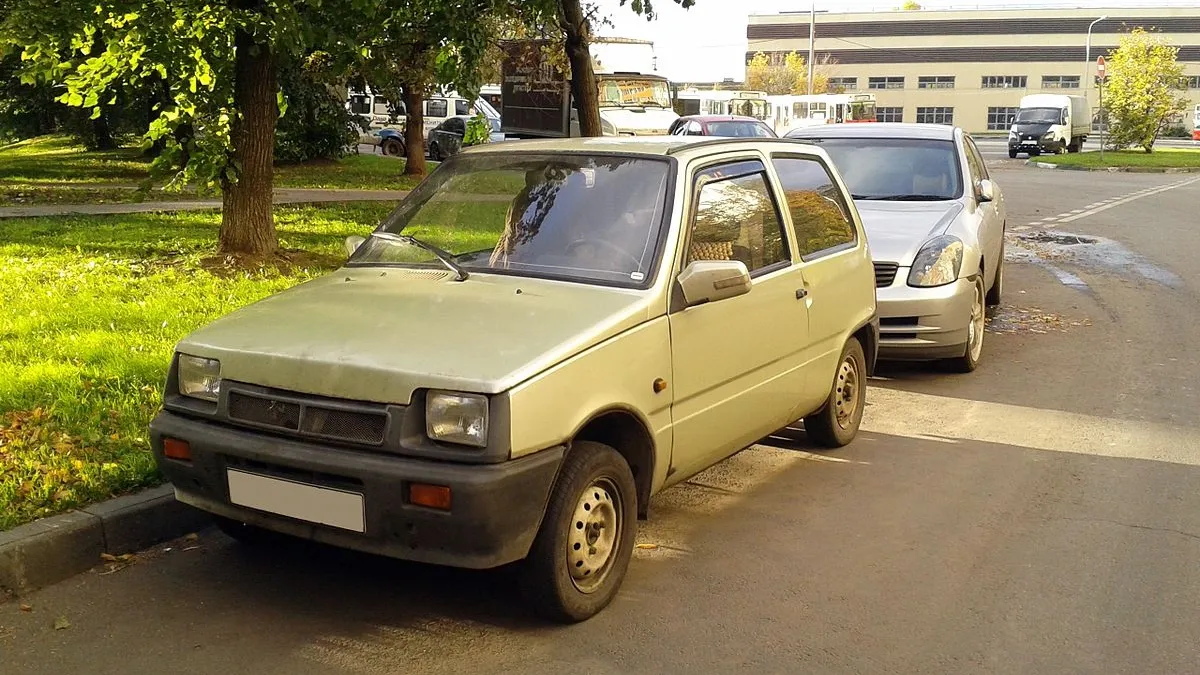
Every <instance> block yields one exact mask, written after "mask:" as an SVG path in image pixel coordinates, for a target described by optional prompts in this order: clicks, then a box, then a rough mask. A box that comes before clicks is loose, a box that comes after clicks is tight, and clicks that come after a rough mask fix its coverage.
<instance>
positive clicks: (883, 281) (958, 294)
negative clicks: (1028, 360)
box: [787, 123, 1006, 372]
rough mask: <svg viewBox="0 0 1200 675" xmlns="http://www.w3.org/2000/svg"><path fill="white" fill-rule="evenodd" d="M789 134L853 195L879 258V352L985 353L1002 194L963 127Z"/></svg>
mask: <svg viewBox="0 0 1200 675" xmlns="http://www.w3.org/2000/svg"><path fill="white" fill-rule="evenodd" d="M787 137H788V138H796V139H801V140H803V141H805V142H809V143H817V144H819V145H820V146H821V147H822V148H824V149H825V150H826V152H828V153H829V155H830V157H832V158H833V162H834V164H835V165H836V166H837V169H838V170H839V172H841V174H842V178H843V179H844V180H845V182H846V185H847V186H848V187H849V188H850V191H851V192H852V193H853V196H854V204H855V206H856V207H857V208H858V211H859V214H860V215H861V216H862V221H863V226H864V228H865V229H866V232H867V244H868V245H869V246H870V249H871V256H872V258H873V260H874V262H875V286H876V296H877V298H878V305H879V323H880V328H879V330H880V341H879V358H881V359H905V360H940V359H944V360H946V361H947V362H948V363H949V364H950V365H951V366H952V367H953V368H954V369H955V370H959V371H962V372H970V371H973V370H975V368H976V366H978V365H979V361H980V358H981V357H982V356H983V337H984V323H985V309H986V306H988V305H998V304H999V303H1000V295H1001V292H1002V290H1003V287H1004V230H1005V217H1006V212H1005V207H1004V195H1003V194H1002V192H1001V190H1000V187H999V186H998V185H997V184H996V183H995V182H994V181H993V180H992V179H991V177H990V176H989V174H988V171H987V167H986V166H985V164H984V161H983V156H982V155H981V154H980V152H979V149H978V148H977V147H975V142H974V141H973V140H972V139H971V137H970V136H969V135H968V134H967V133H965V132H964V131H963V130H962V129H960V128H958V127H953V126H941V125H930V124H883V123H881V124H836V125H832V124H831V125H824V126H816V127H805V128H801V129H795V130H793V131H791V132H789V133H788V134H787Z"/></svg>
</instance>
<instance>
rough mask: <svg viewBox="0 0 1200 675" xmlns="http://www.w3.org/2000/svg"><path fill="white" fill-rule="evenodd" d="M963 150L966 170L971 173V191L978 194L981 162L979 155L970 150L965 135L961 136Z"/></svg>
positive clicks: (981, 171)
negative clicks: (965, 156) (965, 158)
mask: <svg viewBox="0 0 1200 675" xmlns="http://www.w3.org/2000/svg"><path fill="white" fill-rule="evenodd" d="M963 151H964V152H965V153H966V155H967V171H969V172H970V174H971V193H972V194H973V195H975V196H976V197H978V196H979V181H981V180H983V177H984V173H983V162H982V160H980V159H979V155H978V154H976V153H974V152H972V148H971V143H970V141H968V140H967V139H966V138H965V137H964V138H963Z"/></svg>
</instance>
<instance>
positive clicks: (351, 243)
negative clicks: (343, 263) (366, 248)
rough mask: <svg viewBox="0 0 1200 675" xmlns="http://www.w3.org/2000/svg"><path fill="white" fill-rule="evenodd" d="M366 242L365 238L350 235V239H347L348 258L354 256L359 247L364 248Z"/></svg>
mask: <svg viewBox="0 0 1200 675" xmlns="http://www.w3.org/2000/svg"><path fill="white" fill-rule="evenodd" d="M364 241H366V239H365V238H364V237H360V236H358V235H350V236H349V237H346V241H345V246H346V255H347V256H352V255H354V252H355V251H357V250H358V247H359V246H362V244H363V242H364Z"/></svg>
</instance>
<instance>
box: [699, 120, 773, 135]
mask: <svg viewBox="0 0 1200 675" xmlns="http://www.w3.org/2000/svg"><path fill="white" fill-rule="evenodd" d="M707 126H708V135H709V136H736V137H740V138H769V137H771V136H773V135H774V134H772V133H771V132H770V131H769V130H768V129H767V128H766V127H765V126H763V125H762V124H760V123H758V122H749V121H730V122H709V123H708V125H707Z"/></svg>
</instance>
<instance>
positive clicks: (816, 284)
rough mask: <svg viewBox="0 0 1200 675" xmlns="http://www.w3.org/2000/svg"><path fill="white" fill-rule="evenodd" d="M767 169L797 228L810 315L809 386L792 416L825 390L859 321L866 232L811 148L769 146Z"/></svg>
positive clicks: (865, 292)
mask: <svg viewBox="0 0 1200 675" xmlns="http://www.w3.org/2000/svg"><path fill="white" fill-rule="evenodd" d="M771 168H772V169H773V171H774V173H775V176H776V179H777V180H778V181H779V191H780V193H781V194H782V195H783V200H784V203H785V205H786V208H785V214H786V216H787V219H788V221H789V223H788V224H789V227H790V228H791V229H792V231H793V232H795V236H796V253H797V256H798V257H799V269H800V274H801V277H802V279H803V288H804V303H805V306H806V309H807V314H808V335H809V339H808V344H807V349H806V351H805V353H804V364H805V369H806V373H807V374H806V377H807V380H808V383H809V385H810V386H809V387H808V388H807V390H806V392H805V395H804V396H803V397H800V398H799V400H797V402H796V405H797V406H798V407H799V408H800V410H797V411H794V417H793V419H795V418H799V417H801V416H803V415H805V414H807V413H810V412H812V411H813V410H815V409H816V408H817V407H819V406H820V405H821V404H822V403H823V402H824V400H825V397H826V396H828V395H829V386H830V385H831V384H832V382H833V375H834V370H835V369H836V367H837V364H838V362H839V359H840V357H841V354H842V348H843V347H844V346H845V342H846V338H847V336H848V335H849V334H850V333H851V332H852V331H854V330H855V329H856V328H857V327H858V325H857V324H858V323H859V322H861V320H862V316H861V312H862V303H861V302H859V301H858V299H860V298H863V297H870V296H871V295H873V294H874V293H875V288H874V280H875V272H874V267H873V266H872V264H871V260H870V258H869V256H866V255H863V254H862V253H861V251H860V250H859V249H858V244H859V242H860V240H862V239H865V234H863V232H862V226H861V224H860V223H858V222H856V221H855V216H854V211H853V210H852V209H851V208H850V205H849V201H848V200H847V198H846V195H845V194H844V193H843V191H842V188H841V187H840V186H839V184H838V181H836V180H834V174H833V172H832V170H831V169H830V167H829V166H828V165H827V164H826V163H825V162H824V161H823V160H822V159H820V158H817V157H813V156H812V155H803V154H789V153H775V154H772V155H771ZM864 347H866V345H864Z"/></svg>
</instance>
